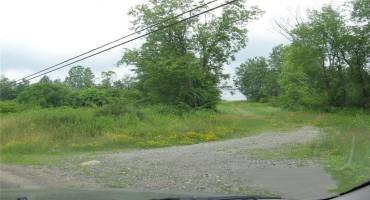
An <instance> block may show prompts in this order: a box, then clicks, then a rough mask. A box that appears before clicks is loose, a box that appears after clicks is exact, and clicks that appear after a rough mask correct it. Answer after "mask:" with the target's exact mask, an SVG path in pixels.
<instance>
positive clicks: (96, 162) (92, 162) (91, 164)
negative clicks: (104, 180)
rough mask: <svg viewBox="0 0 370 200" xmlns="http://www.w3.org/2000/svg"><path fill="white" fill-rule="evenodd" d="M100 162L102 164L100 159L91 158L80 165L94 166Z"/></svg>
mask: <svg viewBox="0 0 370 200" xmlns="http://www.w3.org/2000/svg"><path fill="white" fill-rule="evenodd" d="M99 164H100V161H98V160H90V161H87V162H83V163H81V164H80V165H81V166H94V165H99Z"/></svg>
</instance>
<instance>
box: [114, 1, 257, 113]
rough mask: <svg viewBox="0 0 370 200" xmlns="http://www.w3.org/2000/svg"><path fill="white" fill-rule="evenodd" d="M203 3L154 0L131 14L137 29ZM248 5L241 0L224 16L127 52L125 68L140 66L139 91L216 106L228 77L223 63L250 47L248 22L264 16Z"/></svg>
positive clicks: (157, 36)
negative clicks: (224, 81) (221, 83)
mask: <svg viewBox="0 0 370 200" xmlns="http://www.w3.org/2000/svg"><path fill="white" fill-rule="evenodd" d="M203 3H204V2H203V1H196V2H194V1H192V0H160V1H158V0H149V2H147V3H146V4H143V5H138V6H136V7H134V8H133V9H132V10H131V11H130V12H129V14H130V15H131V16H132V17H133V18H134V21H133V23H132V24H133V29H135V30H137V29H141V28H144V27H150V26H152V25H154V24H157V23H158V22H160V21H162V20H164V19H168V18H171V17H174V16H175V15H177V14H178V13H181V12H185V11H187V10H189V9H190V8H191V7H194V6H197V5H200V4H203ZM244 3H245V1H244V0H240V1H237V2H235V3H233V4H231V5H228V6H225V7H224V8H223V10H222V12H221V13H220V14H207V15H204V16H201V17H197V18H193V19H191V20H188V21H186V22H183V23H180V24H177V25H175V26H171V27H169V28H166V29H165V30H162V31H159V32H156V33H153V34H150V35H149V36H147V38H146V39H145V41H144V43H143V45H142V46H141V47H140V48H137V49H131V50H126V51H125V53H124V56H123V57H122V59H121V61H120V62H119V64H128V65H134V66H135V67H136V69H135V71H136V74H137V80H138V83H137V85H138V88H139V89H140V91H141V92H142V93H143V96H144V97H145V98H146V99H147V100H148V101H150V102H162V103H171V104H180V105H184V106H188V107H193V108H197V107H207V108H214V106H215V103H216V102H217V100H218V99H219V96H220V91H219V89H218V84H219V83H220V81H221V80H222V79H223V78H225V77H226V75H225V74H223V65H224V64H225V63H227V62H230V61H231V60H233V59H234V58H233V56H234V54H235V53H236V52H238V51H239V50H240V49H241V48H243V47H245V46H246V44H247V29H246V24H247V23H248V22H249V21H250V20H251V19H253V18H254V17H256V15H257V14H258V13H259V10H258V9H256V8H251V9H248V8H246V7H245V4H244ZM204 9H205V8H204ZM199 11H201V9H200V10H199ZM178 20H180V19H172V20H171V21H170V22H167V23H163V24H162V26H163V25H166V24H171V23H175V22H177V21H178ZM156 28H157V27H153V28H150V29H149V30H148V31H153V30H154V29H156Z"/></svg>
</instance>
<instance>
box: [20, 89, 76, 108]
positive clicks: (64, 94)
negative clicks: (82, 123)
mask: <svg viewBox="0 0 370 200" xmlns="http://www.w3.org/2000/svg"><path fill="white" fill-rule="evenodd" d="M69 94H70V90H69V89H68V88H67V87H65V86H63V85H62V84H54V83H37V84H33V85H31V86H29V87H27V88H26V89H25V90H24V91H22V92H21V93H20V94H19V96H18V97H17V100H18V102H20V103H24V104H31V105H37V106H41V107H58V106H63V105H68V96H69Z"/></svg>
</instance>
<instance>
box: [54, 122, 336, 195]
mask: <svg viewBox="0 0 370 200" xmlns="http://www.w3.org/2000/svg"><path fill="white" fill-rule="evenodd" d="M319 135H320V133H319V129H316V128H314V127H303V128H301V129H299V130H296V131H293V132H289V133H283V132H282V133H276V132H274V133H272V132H271V133H264V134H260V135H257V136H252V137H246V138H242V139H233V140H227V141H219V142H211V143H202V144H196V145H189V146H176V147H169V148H161V149H151V150H135V151H129V152H119V153H110V154H99V155H94V156H81V157H79V158H73V159H69V160H67V161H65V162H64V163H63V165H62V166H60V168H61V169H62V171H64V172H65V173H66V174H67V175H64V176H65V177H74V178H75V177H78V178H79V179H81V177H83V179H86V180H88V181H86V182H94V184H96V185H97V186H98V187H118V188H126V189H132V190H136V191H161V192H168V191H169V192H174V191H176V192H189V193H199V192H202V193H212V194H265V195H266V194H277V195H282V196H284V197H288V198H297V199H303V198H319V197H321V198H322V197H324V196H328V195H331V194H330V193H328V192H327V190H328V189H330V188H335V183H334V182H333V181H332V179H331V178H330V176H329V175H328V174H327V173H326V172H325V170H324V169H323V168H322V167H321V166H320V165H319V164H318V162H316V161H310V160H305V161H298V160H280V161H274V160H256V159H253V157H252V156H251V155H250V152H252V151H253V149H261V148H263V149H266V148H274V147H278V146H281V145H284V144H290V143H305V142H309V141H312V140H315V139H318V137H319ZM84 162H85V164H86V162H87V164H86V165H84V166H82V165H81V163H84ZM91 180H93V181H91Z"/></svg>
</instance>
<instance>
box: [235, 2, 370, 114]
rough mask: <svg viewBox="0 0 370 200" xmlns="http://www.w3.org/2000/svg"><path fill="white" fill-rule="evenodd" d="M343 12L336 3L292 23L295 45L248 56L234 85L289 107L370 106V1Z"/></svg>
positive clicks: (290, 34) (285, 29)
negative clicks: (263, 55)
mask: <svg viewBox="0 0 370 200" xmlns="http://www.w3.org/2000/svg"><path fill="white" fill-rule="evenodd" d="M343 8H346V10H347V12H340V11H339V10H336V9H334V8H333V7H331V6H325V7H323V8H322V9H320V10H313V11H310V12H309V13H308V20H307V21H305V22H302V21H300V20H298V19H297V24H296V25H295V26H293V27H291V28H289V26H288V25H284V24H279V26H280V28H281V30H282V31H283V33H284V34H285V35H286V36H287V37H289V38H290V40H291V44H289V45H286V46H282V45H280V46H277V47H275V48H274V49H273V51H272V53H271V54H270V56H269V58H264V57H256V58H253V59H249V60H247V61H246V62H245V63H243V64H242V65H241V66H240V67H239V68H238V69H237V76H236V79H235V84H236V85H237V87H238V88H239V90H240V91H241V92H242V93H243V94H244V95H245V96H247V98H248V99H249V100H252V101H271V102H274V103H278V104H280V105H283V106H286V107H289V108H299V107H305V108H319V109H326V108H331V107H362V108H370V64H369V60H370V27H369V21H370V1H367V0H355V1H352V2H350V4H346V5H345V6H343Z"/></svg>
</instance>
